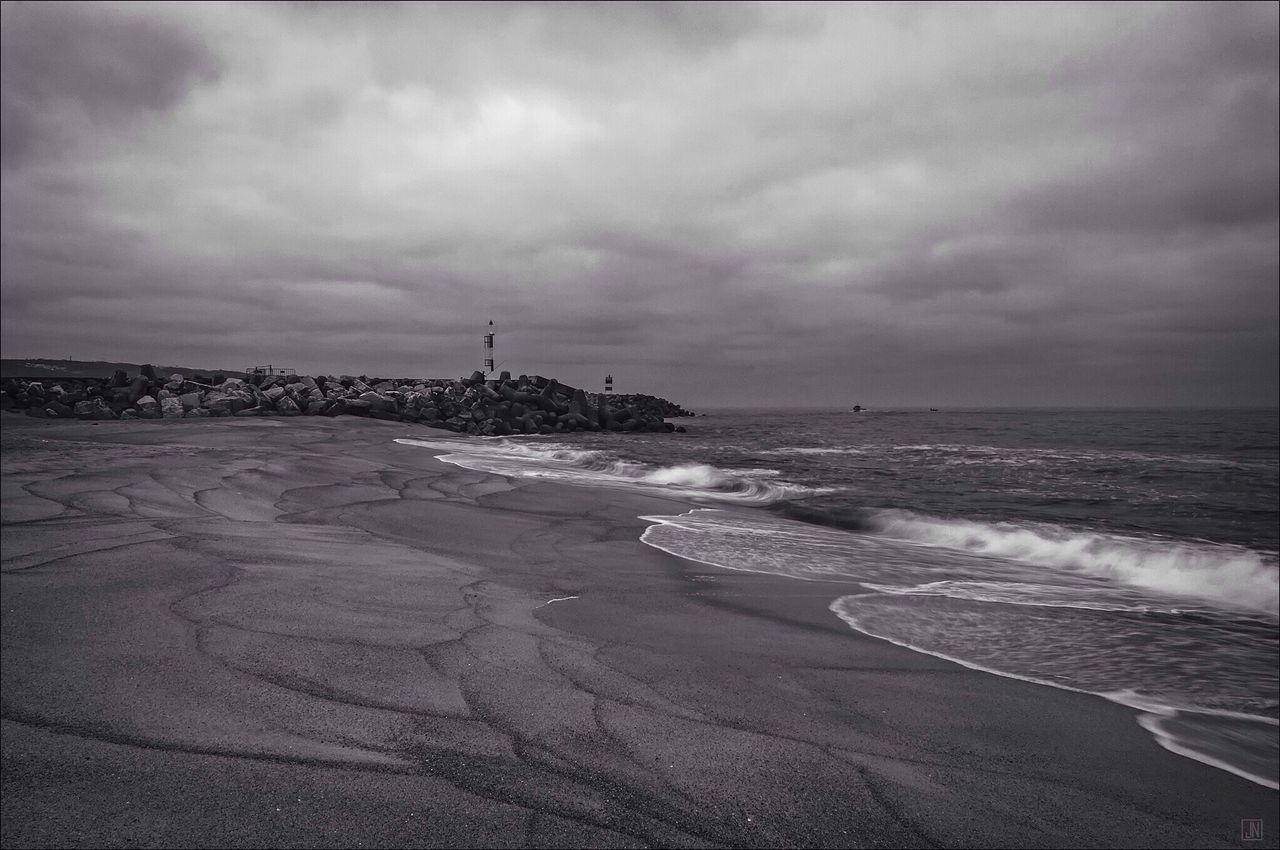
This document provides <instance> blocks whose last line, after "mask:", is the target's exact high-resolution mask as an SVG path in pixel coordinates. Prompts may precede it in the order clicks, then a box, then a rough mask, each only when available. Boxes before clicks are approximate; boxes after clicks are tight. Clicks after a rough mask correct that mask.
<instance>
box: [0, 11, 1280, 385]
mask: <svg viewBox="0 0 1280 850" xmlns="http://www.w3.org/2000/svg"><path fill="white" fill-rule="evenodd" d="M4 16H5V17H4V38H5V39H6V41H5V50H4V57H3V62H4V66H3V69H4V70H3V77H4V79H3V99H2V102H0V106H2V108H3V112H4V116H3V117H4V119H5V120H4V125H5V129H4V132H5V137H4V157H5V159H4V167H5V172H4V175H5V176H4V181H3V186H2V188H0V212H2V213H3V216H2V222H0V228H2V232H0V235H2V237H3V238H2V240H0V254H2V256H0V260H2V263H0V274H2V283H3V289H2V292H3V305H4V310H3V317H2V318H0V321H2V322H3V347H4V351H5V354H6V356H34V355H39V354H41V353H43V352H44V351H45V350H46V349H45V346H48V347H49V350H50V351H54V352H64V350H72V351H77V352H78V353H79V356H83V357H85V358H89V357H109V358H111V359H116V358H119V359H130V358H133V359H138V360H151V361H165V362H192V363H197V364H201V363H204V364H208V365H210V366H218V367H228V366H234V365H236V364H237V363H238V362H239V361H245V362H249V361H259V360H261V361H264V362H265V361H268V360H270V361H272V362H277V363H284V362H286V361H288V362H289V363H291V364H292V365H295V366H297V367H299V368H302V369H311V370H319V371H332V372H352V371H358V372H365V373H374V372H379V371H383V372H387V373H402V374H404V373H412V372H424V373H434V374H443V375H448V374H461V373H463V372H469V371H470V370H471V369H472V368H475V365H476V363H477V362H478V360H479V340H478V336H479V334H480V332H481V330H482V328H483V327H484V325H485V323H486V322H487V321H488V320H489V319H491V318H492V319H494V320H495V321H497V323H498V324H497V329H498V334H499V336H498V339H499V358H498V359H499V360H505V361H507V363H508V368H512V369H514V370H515V371H516V372H541V373H544V374H557V375H558V376H559V377H561V378H564V379H566V380H570V381H574V380H578V381H581V382H583V383H590V384H592V385H594V383H597V382H598V381H597V380H596V379H597V378H598V377H599V376H600V375H603V374H604V372H606V371H612V372H613V373H614V374H615V376H618V377H619V378H620V379H621V378H622V376H626V380H627V385H628V386H631V387H633V388H637V389H640V388H643V389H648V390H650V391H655V392H662V393H664V394H669V395H671V396H673V397H676V398H679V399H680V400H682V401H687V402H688V403H690V404H692V405H694V406H695V407H696V406H697V404H698V403H703V404H705V403H706V402H708V401H710V402H719V403H722V404H734V403H743V402H742V401H741V399H743V398H750V399H751V402H750V403H755V404H767V403H771V402H772V403H809V404H820V403H823V402H824V401H826V400H828V399H830V398H832V397H836V398H838V399H839V400H840V401H839V403H840V404H843V403H844V400H845V398H846V397H847V396H850V395H857V396H858V398H860V399H861V400H862V402H863V403H872V404H879V405H883V404H888V403H915V404H936V403H948V404H957V403H974V404H988V403H990V404H994V403H1001V404H1019V403H1037V404H1054V403H1073V404H1091V403H1107V404H1119V403H1130V404H1141V403H1152V404H1157V403H1160V404H1164V403H1200V402H1203V401H1205V400H1213V401H1215V403H1228V402H1231V403H1275V401H1276V396H1277V391H1276V382H1277V380H1276V379H1277V375H1276V366H1275V361H1276V349H1277V343H1276V337H1277V334H1276V321H1277V319H1276V317H1277V306H1276V295H1275V286H1274V281H1275V279H1276V275H1277V271H1278V268H1277V267H1278V265H1280V264H1278V263H1277V257H1276V245H1277V217H1278V210H1277V208H1278V206H1280V201H1278V200H1277V185H1280V175H1278V174H1277V166H1276V160H1277V157H1276V151H1277V148H1278V147H1280V140H1278V137H1277V114H1278V113H1280V109H1278V107H1277V101H1278V100H1280V97H1278V95H1277V92H1278V87H1277V73H1276V68H1277V64H1278V62H1280V60H1278V57H1277V38H1276V35H1275V33H1276V29H1277V26H1276V8H1275V7H1274V6H1271V5H1262V4H1246V5H1229V6H1222V5H1212V6H1210V5H1203V6H1191V5H1173V6H1158V5H1133V4H1125V5H1115V6H1107V5H1093V4H1091V5H1053V6H1047V7H1042V6H1039V5H1013V4H1007V5H993V6H960V5H920V6H916V5H911V6H906V5H903V6H893V5H885V6H865V5H848V6H842V5H805V4H780V5H770V4H749V5H746V6H741V7H740V6H735V5H731V4H684V3H678V4H656V3H641V4H609V5H604V6H600V5H595V4H560V5H556V4H505V3H504V4H454V5H445V6H436V5H426V4H421V5H420V4H387V5H376V4H315V5H283V4H281V5H249V4H244V5H236V6H209V5H201V4H186V5H159V6H152V5H80V4H76V5H71V4H67V5H46V4H29V5H28V4H13V5H6V6H5V7H4ZM11 48H12V49H11ZM11 115H12V116H13V120H10V116H11ZM126 327H128V328H137V327H144V328H146V329H147V333H145V334H138V333H123V332H122V330H121V329H122V328H126ZM597 373H600V374H599V375H597Z"/></svg>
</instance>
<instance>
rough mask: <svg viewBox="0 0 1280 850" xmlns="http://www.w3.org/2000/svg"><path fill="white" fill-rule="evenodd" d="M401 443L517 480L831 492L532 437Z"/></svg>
mask: <svg viewBox="0 0 1280 850" xmlns="http://www.w3.org/2000/svg"><path fill="white" fill-rule="evenodd" d="M396 442H397V443H403V444H405V445H411V446H422V447H424V448H428V449H436V450H443V451H444V452H445V454H441V455H437V457H438V458H439V459H440V460H442V461H445V462H446V463H452V464H454V465H455V466H461V467H463V468H464V469H471V470H474V471H477V472H488V473H492V474H494V475H506V476H511V477H515V478H541V479H546V480H552V481H558V482H561V483H565V484H587V485H596V486H614V487H617V486H623V487H631V488H642V489H648V490H654V489H659V490H662V491H664V492H669V493H671V494H673V495H679V496H682V497H687V498H695V499H712V500H715V501H720V502H735V503H740V504H751V505H768V504H772V503H774V502H778V501H782V500H784V499H798V498H804V497H806V496H813V495H817V494H820V493H826V492H831V490H830V489H829V488H819V487H805V486H802V485H799V484H792V483H789V482H787V481H782V480H779V479H778V475H779V472H778V470H776V469H754V468H753V469H721V468H719V467H715V466H711V465H710V464H705V463H682V464H674V465H671V466H657V465H653V464H646V463H635V462H631V461H625V460H620V459H619V458H617V457H616V456H614V455H611V454H609V453H608V452H603V451H596V450H590V449H577V448H572V447H570V446H565V445H562V444H558V443H543V442H533V441H529V440H521V441H515V440H507V439H502V440H484V441H481V440H469V441H467V442H465V443H464V442H462V441H450V440H431V439H419V438H400V439H397V440H396Z"/></svg>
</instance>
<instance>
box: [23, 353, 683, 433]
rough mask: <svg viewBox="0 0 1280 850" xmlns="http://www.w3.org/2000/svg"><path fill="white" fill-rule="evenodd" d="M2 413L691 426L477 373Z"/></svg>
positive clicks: (67, 397) (651, 399) (206, 387)
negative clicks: (359, 417)
mask: <svg viewBox="0 0 1280 850" xmlns="http://www.w3.org/2000/svg"><path fill="white" fill-rule="evenodd" d="M0 409H3V410H7V411H8V410H12V411H21V412H25V413H26V414H27V415H28V416H36V417H48V418H56V419H92V420H107V419H182V418H195V417H204V416H340V415H347V416H366V417H371V418H374V419H387V420H392V421H398V422H415V423H420V424H422V425H425V426H427V427H431V428H442V429H445V430H449V431H454V432H457V433H465V434H479V435H484V436H502V435H505V434H552V433H557V432H564V431H684V428H683V427H679V426H677V425H675V424H674V423H672V422H668V421H666V420H667V419H668V418H671V417H680V416H692V415H693V414H692V413H690V412H689V411H687V410H685V409H684V408H682V407H680V406H679V405H678V404H675V403H673V402H670V401H668V400H666V399H664V398H658V397H656V396H649V395H636V394H625V395H624V394H619V395H601V394H597V393H589V392H587V391H585V390H582V389H578V388H575V387H571V386H568V385H567V384H562V383H560V382H559V381H557V380H555V379H554V378H544V377H542V376H540V375H534V376H528V375H521V376H519V377H518V378H512V377H511V375H510V373H508V372H503V373H502V374H501V375H500V376H499V377H498V378H497V379H487V378H486V377H485V375H484V374H483V373H481V372H478V371H477V372H473V373H472V374H471V376H470V377H467V378H459V379H445V378H429V379H382V378H376V379H370V378H367V377H365V376H361V377H358V378H357V377H352V376H350V375H343V376H341V377H334V376H332V375H329V376H317V377H312V376H309V375H264V374H246V375H245V376H244V377H239V376H236V377H227V376H225V375H221V374H215V375H212V376H208V377H205V376H203V375H195V374H193V375H191V376H190V377H187V376H184V375H182V374H173V375H170V376H168V377H163V376H160V375H157V374H156V371H155V369H154V368H153V367H151V366H143V367H141V369H140V373H139V374H138V375H134V376H130V375H129V374H127V373H126V372H124V371H117V372H116V373H115V374H114V375H113V376H112V377H110V378H106V379H101V378H63V379H52V380H43V379H23V378H9V379H6V380H4V381H3V382H2V383H0Z"/></svg>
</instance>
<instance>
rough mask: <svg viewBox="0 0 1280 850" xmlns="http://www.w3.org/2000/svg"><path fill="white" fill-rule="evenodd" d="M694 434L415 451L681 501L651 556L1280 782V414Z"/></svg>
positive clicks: (853, 424) (1099, 414) (745, 428)
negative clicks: (792, 595) (1131, 719)
mask: <svg viewBox="0 0 1280 850" xmlns="http://www.w3.org/2000/svg"><path fill="white" fill-rule="evenodd" d="M676 421H678V422H679V424H682V425H684V426H685V427H686V428H687V433H683V434H680V433H676V434H617V433H609V432H601V433H590V432H578V433H569V434H554V435H546V436H534V437H506V438H490V439H485V438H471V439H468V440H457V439H440V438H439V437H435V436H430V435H423V436H422V437H420V438H416V437H415V438H406V439H402V440H400V442H407V443H411V444H416V445H420V446H423V447H424V448H427V449H431V450H433V451H434V452H435V453H436V454H437V455H438V456H440V457H441V458H442V459H443V460H445V461H447V462H450V463H454V464H457V465H459V466H462V467H465V468H467V469H472V470H479V471H485V472H491V473H496V474H500V475H505V476H511V477H513V478H537V479H544V480H554V481H560V482H564V483H569V484H573V483H579V484H588V485H592V486H608V487H624V488H630V489H638V490H642V491H647V492H651V493H663V494H667V495H675V496H680V497H682V498H684V499H687V500H688V502H689V504H690V510H688V511H685V512H683V513H679V514H673V515H658V516H645V517H643V519H644V521H646V522H648V523H649V526H648V528H647V530H646V531H645V532H644V534H643V536H642V537H641V539H642V540H643V542H644V543H646V544H648V545H650V546H654V547H656V548H659V549H662V550H664V551H667V552H670V553H672V554H674V555H678V556H680V557H681V558H686V559H689V560H692V561H697V562H701V563H703V564H708V565H713V566H716V567H720V568H723V569H728V570H746V571H750V572H758V573H768V574H772V575H779V576H786V577H789V578H792V579H795V580H798V581H813V580H822V581H824V582H828V583H830V584H829V585H828V586H831V587H833V588H835V589H834V590H833V591H832V598H831V602H830V606H829V607H830V611H831V616H832V617H834V618H839V620H841V621H843V622H844V623H846V624H847V625H848V627H849V628H851V629H854V630H856V631H858V632H862V633H864V634H867V635H871V636H874V637H876V638H880V639H883V640H886V641H890V642H891V643H895V644H898V645H900V646H903V647H907V648H909V649H912V650H914V651H917V652H922V653H927V654H929V655H934V656H937V657H939V658H945V659H948V660H950V661H954V662H956V663H958V664H962V665H964V666H966V667H970V668H974V669H978V670H983V671H986V672H989V673H991V674H993V675H999V676H1007V677H1010V678H1015V679H1022V680H1025V681H1029V682H1034V683H1038V684H1042V685H1045V686H1051V687H1055V688H1064V689H1067V690H1074V691H1083V692H1087V693H1092V694H1096V695H1098V696H1100V697H1104V698H1106V699H1109V700H1112V701H1114V702H1117V703H1121V704H1123V705H1126V706H1129V707H1131V708H1133V709H1136V710H1137V720H1138V722H1139V723H1140V724H1141V725H1142V727H1143V728H1145V729H1146V730H1148V731H1149V732H1150V733H1151V734H1152V735H1153V736H1154V737H1155V739H1156V740H1157V741H1158V742H1159V743H1160V744H1161V745H1162V746H1164V747H1165V748H1167V749H1169V750H1171V751H1173V752H1175V753H1178V754H1180V755H1183V756H1187V757H1189V758H1192V759H1195V760H1197V761H1200V762H1203V763H1205V764H1209V765H1212V766H1214V767H1217V768H1220V769H1222V770H1226V771H1229V772H1231V773H1234V774H1236V775H1238V776H1241V777H1244V778H1246V779H1248V780H1251V781H1253V782H1256V783H1259V784H1261V785H1265V786H1267V787H1270V788H1278V787H1280V775H1278V774H1280V768H1278V765H1280V581H1278V579H1280V567H1278V558H1277V549H1278V548H1280V477H1278V475H1280V423H1278V415H1277V411H1276V410H1274V409H1271V410H939V411H933V410H883V411H881V410H870V411H868V410H864V411H862V412H856V413H855V412H851V411H799V412H797V411H778V410H733V411H717V412H713V413H709V414H707V415H705V416H697V417H692V418H682V419H679V420H676ZM842 582H843V583H847V587H841V586H840V583H842Z"/></svg>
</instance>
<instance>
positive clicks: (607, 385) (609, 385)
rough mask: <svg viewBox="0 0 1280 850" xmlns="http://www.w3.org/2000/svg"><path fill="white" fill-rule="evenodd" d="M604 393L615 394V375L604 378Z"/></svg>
mask: <svg viewBox="0 0 1280 850" xmlns="http://www.w3.org/2000/svg"><path fill="white" fill-rule="evenodd" d="M604 391H605V392H607V393H611V392H613V375H605V376H604Z"/></svg>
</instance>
